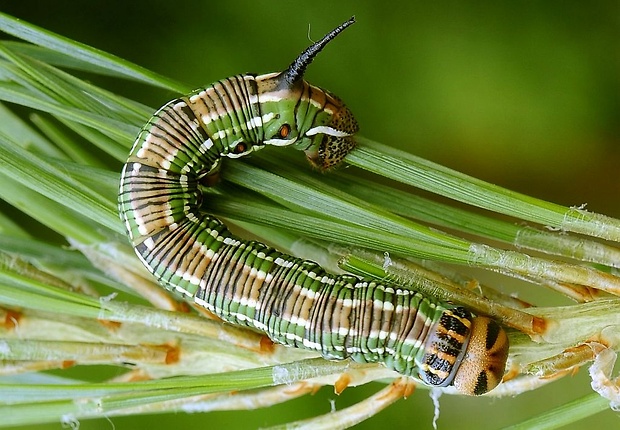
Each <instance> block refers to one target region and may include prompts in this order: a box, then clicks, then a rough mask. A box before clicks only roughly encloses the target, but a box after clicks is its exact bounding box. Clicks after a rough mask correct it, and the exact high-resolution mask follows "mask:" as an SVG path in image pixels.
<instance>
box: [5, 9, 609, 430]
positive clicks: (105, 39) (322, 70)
mask: <svg viewBox="0 0 620 430" xmlns="http://www.w3.org/2000/svg"><path fill="white" fill-rule="evenodd" d="M0 10H1V11H2V12H6V13H9V14H13V15H15V16H17V17H20V18H23V19H24V20H27V21H29V22H32V23H34V24H37V25H40V26H42V27H45V28H47V29H50V30H53V31H55V32H58V33H60V34H63V35H65V36H67V37H70V38H73V39H76V40H79V41H81V42H84V43H86V44H89V45H91V46H94V47H97V48H100V49H103V50H105V51H108V52H111V53H113V54H116V55H118V56H121V57H123V58H126V59H128V60H131V61H134V62H136V63H138V64H140V65H143V66H145V67H147V68H150V69H152V70H154V71H157V72H159V73H161V74H164V75H167V76H169V77H172V78H175V79H177V80H180V81H183V82H187V83H189V84H190V85H191V86H194V87H200V86H203V85H205V84H208V83H210V82H212V81H214V80H217V79H220V78H223V77H227V76H230V75H233V74H237V73H243V72H255V73H265V72H271V71H277V70H281V69H283V68H285V67H286V66H287V65H288V64H289V63H290V62H291V61H292V59H293V58H294V57H295V56H296V55H297V54H298V53H299V52H300V51H301V50H302V49H304V48H305V47H306V46H307V45H308V44H309V43H310V42H309V40H308V37H310V38H311V39H312V40H317V39H319V38H320V37H321V36H322V35H323V34H324V33H325V32H327V31H328V30H330V29H332V28H333V27H334V26H335V25H337V24H339V23H340V22H342V21H344V20H345V19H347V18H348V17H349V16H351V15H355V16H356V18H357V21H358V22H357V24H356V25H355V26H354V27H352V28H351V29H349V30H347V32H346V33H345V34H343V35H342V36H341V37H339V38H338V39H337V40H336V41H335V42H334V43H333V44H331V45H330V46H329V47H328V48H327V49H326V50H325V51H324V52H323V53H321V55H320V56H319V57H318V59H317V60H316V61H315V62H314V63H313V64H312V66H311V67H310V68H309V70H308V73H307V76H306V77H307V79H308V80H309V81H310V82H312V83H313V84H316V85H319V86H322V87H324V88H327V89H329V90H331V91H333V92H334V93H335V94H337V95H339V96H340V97H341V98H343V99H344V100H345V101H346V103H347V104H348V105H349V107H350V108H351V109H352V110H353V112H354V113H355V114H356V117H357V119H358V121H359V123H360V125H361V133H362V134H363V135H364V136H366V137H369V138H373V139H375V140H378V141H380V142H383V143H386V144H389V145H392V146H396V147H400V148H403V149H405V150H407V151H409V152H412V153H414V154H417V155H420V156H422V157H424V158H428V159H431V160H433V161H435V162H438V163H440V164H443V165H446V166H449V167H452V168H454V169H457V170H460V171H462V172H465V173H468V174H471V175H473V176H476V177H478V178H481V179H484V180H487V181H489V182H493V183H497V184H500V185H502V186H505V187H507V188H510V189H513V190H516V191H520V192H524V193H526V194H530V195H533V196H536V197H540V198H543V199H546V200H550V201H554V202H557V203H560V204H564V205H580V204H582V203H587V204H588V209H590V210H592V211H595V212H602V213H605V214H608V215H611V216H615V217H620V200H619V199H618V198H617V196H618V195H619V194H620V183H619V181H618V180H617V170H618V169H617V166H618V163H619V161H620V147H619V145H618V144H619V143H620V138H619V136H620V44H619V42H620V2H618V1H597V2H588V3H585V2H577V1H569V2H566V1H564V2H561V1H556V2H553V1H550V2H513V1H505V0H504V1H488V0H487V1H478V2H475V3H473V2H472V4H468V2H456V1H454V2H436V3H435V2H432V3H431V2H417V1H416V2H404V1H403V2H370V1H367V2H359V1H340V2H335V1H333V0H331V1H328V0H314V1H312V2H293V1H280V2H274V1H265V0H259V1H251V0H245V1H244V0H232V1H226V2H224V1H221V2H210V1H197V0H194V1H175V2H157V1H150V2H149V1H144V0H134V1H120V0H109V1H105V2H103V1H100V2H96V1H95V2H93V1H83V0H79V1H69V0H65V1H54V2H50V1H5V2H3V3H2V5H0ZM89 78H90V79H92V80H95V81H97V82H102V83H104V84H105V85H106V86H108V88H112V89H114V90H115V91H117V92H120V93H122V94H126V95H129V96H131V97H134V98H136V99H138V100H140V101H142V102H144V103H147V104H149V105H152V106H153V107H157V106H160V105H161V104H163V103H164V102H166V101H167V100H168V99H170V98H173V97H174V96H176V94H171V93H165V92H162V91H160V90H155V89H152V88H148V87H145V86H141V85H136V84H133V83H128V82H119V81H113V80H108V79H99V78H98V77H89ZM492 279H493V281H494V282H496V283H497V284H498V285H499V286H504V287H505V288H507V289H510V288H512V286H511V283H510V282H509V281H507V280H506V279H503V278H499V277H494V278H492ZM532 288H533V287H532ZM380 388H381V387H380V386H379V385H371V386H369V387H363V388H358V389H348V390H346V391H345V392H344V393H343V394H342V395H341V396H339V397H337V398H336V396H335V395H334V394H333V392H332V391H331V390H330V389H329V388H325V389H323V390H321V392H319V393H318V394H316V395H314V396H307V397H304V398H302V399H300V400H296V401H294V402H290V403H287V404H285V405H281V406H279V407H276V408H271V409H268V410H263V411H255V412H242V413H241V412H228V413H225V412H224V413H211V414H197V415H183V414H178V415H158V416H150V417H124V418H116V417H115V418H111V419H110V421H111V422H109V421H106V420H92V421H84V422H82V423H81V426H80V428H81V429H82V430H90V429H110V428H115V429H116V430H123V429H138V428H150V429H152V430H157V429H163V428H175V427H180V426H185V427H189V428H194V427H195V428H208V429H219V428H227V429H231V430H232V429H236V428H240V429H243V428H257V427H260V426H267V425H274V424H277V423H284V422H287V421H291V420H294V419H299V418H303V417H310V416H314V415H317V414H321V413H327V412H329V410H330V408H331V406H330V400H332V399H335V406H336V408H338V409H341V408H343V407H345V406H346V405H348V404H351V403H353V402H355V401H359V400H361V399H362V398H364V397H365V396H367V395H368V393H369V392H372V391H377V390H379V389H380ZM589 392H590V390H589V380H588V378H587V376H586V374H585V371H584V370H582V371H581V372H580V374H579V375H577V376H574V377H567V378H564V380H562V381H559V382H556V383H554V384H551V386H549V387H546V388H543V389H540V390H537V391H536V392H533V393H527V394H524V395H521V396H519V397H518V398H514V399H501V400H494V399H467V398H454V397H449V396H444V397H443V398H442V399H441V416H440V419H439V428H444V429H445V428H474V427H475V428H482V429H487V428H489V429H490V428H499V427H501V426H504V425H508V424H511V423H516V422H519V421H520V420H523V419H524V418H527V417H529V416H532V415H535V414H537V413H540V412H542V411H544V410H546V409H548V408H551V407H553V406H557V405H560V404H562V403H564V402H566V401H569V400H572V399H575V398H578V397H580V396H582V395H584V394H587V393H589ZM432 415H433V407H432V403H431V400H430V399H429V397H428V394H427V391H425V390H418V391H417V392H416V393H415V394H414V395H413V396H412V397H411V398H409V399H407V400H406V401H400V402H398V403H397V404H396V405H394V406H392V407H391V408H389V409H388V410H387V411H385V412H383V413H381V414H380V415H379V416H376V417H374V418H372V419H370V420H369V421H367V422H366V423H364V424H363V425H360V426H359V428H368V429H371V428H377V427H379V426H381V427H382V428H397V429H398V428H421V429H426V428H432V426H431V420H432ZM586 423H587V425H588V426H593V425H600V426H605V425H607V426H617V425H618V424H619V423H620V419H619V417H618V416H617V415H616V414H615V413H613V412H611V411H606V412H604V413H602V414H599V415H597V416H596V417H594V418H591V419H588V420H586V421H583V422H582V423H577V424H574V425H573V426H571V428H574V429H579V428H585V426H586ZM33 428H36V429H44V428H45V429H48V428H49V429H52V428H54V429H56V428H60V425H50V426H38V427H33Z"/></svg>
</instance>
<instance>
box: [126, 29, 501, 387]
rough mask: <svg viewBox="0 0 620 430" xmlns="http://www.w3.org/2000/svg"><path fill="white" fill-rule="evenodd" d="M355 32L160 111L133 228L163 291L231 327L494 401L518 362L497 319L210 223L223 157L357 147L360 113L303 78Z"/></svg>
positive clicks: (134, 203) (140, 163) (148, 134)
mask: <svg viewBox="0 0 620 430" xmlns="http://www.w3.org/2000/svg"><path fill="white" fill-rule="evenodd" d="M353 22H354V19H353V18H351V19H350V20H348V21H346V22H345V23H343V24H341V25H340V26H338V27H337V28H335V29H334V30H332V31H331V32H330V33H328V34H327V35H326V36H325V37H323V38H322V39H321V40H320V41H318V42H316V43H314V44H313V45H311V46H310V47H308V48H307V49H306V50H305V51H304V52H302V53H301V55H299V57H297V59H296V60H295V61H293V63H291V65H290V66H289V67H288V68H287V69H286V70H285V71H283V72H280V73H270V74H265V75H258V76H257V75H253V74H245V75H237V76H233V77H230V78H227V79H223V80H221V81H218V82H216V83H214V84H212V85H210V86H208V87H206V88H204V89H201V90H198V91H195V92H193V93H192V94H189V95H187V96H185V97H180V98H178V99H175V100H172V101H171V102H169V103H167V104H166V105H164V106H163V107H162V108H160V109H159V110H158V111H157V112H156V113H155V114H154V115H153V117H152V118H151V119H150V120H149V121H148V123H147V124H146V125H145V126H144V127H143V129H142V131H141V132H140V134H139V135H138V137H137V139H136V141H135V143H134V145H133V148H132V150H131V153H130V155H129V158H128V160H127V163H126V164H125V166H124V167H123V171H122V177H121V183H120V195H119V208H120V214H121V218H122V220H123V222H124V223H125V226H126V228H127V232H128V234H129V237H130V239H131V242H132V244H133V246H134V248H135V251H136V253H137V255H138V257H139V258H140V260H141V261H142V262H143V263H144V265H145V266H146V267H147V269H148V270H149V271H150V272H151V273H152V274H153V275H154V276H155V278H156V279H157V280H158V281H159V283H160V284H161V285H162V286H163V287H165V288H166V289H168V290H171V291H176V292H179V293H181V294H182V295H183V296H185V297H186V298H187V299H188V300H190V301H191V300H193V301H194V302H195V303H197V304H198V305H200V306H203V307H205V308H206V309H208V310H209V311H211V312H213V313H215V314H216V315H218V316H219V317H221V318H222V319H224V320H226V321H229V322H231V323H234V324H239V325H242V326H247V327H251V328H253V329H255V330H259V331H261V332H264V333H266V334H267V335H268V336H269V337H270V338H271V339H272V340H273V341H275V342H278V343H281V344H285V345H289V346H294V347H299V348H305V349H310V350H316V351H319V352H320V353H321V354H322V355H323V357H325V358H327V359H345V358H348V357H350V358H351V359H353V360H355V361H358V362H381V363H383V364H384V365H385V366H387V367H388V368H390V369H394V370H396V371H397V372H400V373H402V374H404V375H407V376H412V377H415V378H418V379H420V380H421V381H423V382H424V383H426V384H428V385H430V386H438V387H444V386H448V385H454V386H455V387H456V389H457V390H458V391H459V392H461V393H464V394H470V395H478V394H483V393H486V392H487V391H489V390H491V389H493V388H494V387H495V386H496V385H497V384H498V383H499V382H500V380H501V378H502V375H503V373H504V367H505V363H506V358H507V352H508V340H507V337H506V333H505V332H504V330H503V329H502V328H501V327H500V326H499V325H498V324H497V323H496V322H494V321H493V320H491V319H489V318H486V317H475V316H473V315H472V314H471V313H470V312H469V311H468V310H466V309H465V308H463V307H459V306H453V305H449V304H446V303H441V302H437V301H435V300H432V299H430V298H428V297H424V296H423V295H421V294H420V293H418V292H415V291H410V290H407V289H404V288H399V287H398V286H394V285H383V284H380V283H377V282H374V281H368V280H362V279H358V278H356V277H354V276H351V275H340V276H336V275H333V274H330V273H327V272H326V271H325V270H323V269H322V268H321V267H320V266H319V265H318V264H316V263H314V262H311V261H305V260H301V259H298V258H295V257H293V256H290V255H286V254H283V253H280V252H278V251H277V250H275V249H273V248H271V247H269V246H266V245H264V244H262V243H259V242H256V241H247V240H243V239H240V238H237V237H235V236H233V235H232V234H231V233H230V232H229V231H228V229H227V228H226V227H225V226H224V225H223V224H222V223H221V222H220V221H219V220H217V219H216V218H214V217H213V216H211V215H209V214H205V213H202V212H201V211H200V202H201V201H202V195H201V191H200V189H199V183H200V182H201V179H203V178H204V177H205V176H207V175H209V174H213V173H214V172H216V171H217V169H218V168H219V166H220V163H221V162H222V160H223V159H224V158H239V157H243V156H245V155H247V154H250V153H251V152H253V151H257V150H259V149H261V148H264V147H265V146H267V145H274V146H293V147H295V148H298V149H302V150H304V151H305V153H306V156H307V158H308V160H309V161H310V162H311V163H312V164H313V165H314V166H316V167H318V168H319V169H328V168H330V167H332V166H335V165H337V164H338V163H339V162H340V161H342V159H343V158H344V157H345V156H346V155H347V153H349V152H350V151H351V150H353V149H354V147H355V139H354V134H355V133H356V132H357V130H358V125H357V123H356V121H355V119H354V118H353V115H352V114H351V112H350V111H349V109H348V108H347V107H346V106H345V105H344V104H343V102H342V101H341V100H340V99H339V98H338V97H336V96H334V95H333V94H331V93H329V92H327V91H325V90H323V89H321V88H318V87H315V86H312V85H310V84H309V83H307V82H306V81H304V80H303V75H304V72H305V70H306V68H307V66H308V65H309V64H310V63H311V62H312V60H313V59H314V57H315V56H316V55H317V54H318V53H319V52H320V51H321V50H322V49H323V48H324V47H325V45H327V44H328V43H329V42H330V41H331V40H333V39H334V38H335V37H336V36H337V35H338V34H340V33H341V32H342V31H343V30H344V29H345V28H347V27H348V26H350V25H351V24H353Z"/></svg>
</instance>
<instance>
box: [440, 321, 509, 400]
mask: <svg viewBox="0 0 620 430" xmlns="http://www.w3.org/2000/svg"><path fill="white" fill-rule="evenodd" d="M507 359H508V336H507V335H506V332H505V331H504V329H502V328H501V327H500V326H499V324H497V323H496V322H495V321H493V320H492V319H490V318H486V317H475V318H474V319H473V320H472V325H471V335H470V338H469V344H468V345H467V350H466V351H465V355H464V357H463V361H462V362H461V365H460V366H459V369H458V370H457V372H456V374H455V375H454V380H453V382H452V385H454V388H456V389H457V391H458V392H460V393H462V394H468V395H474V396H479V395H481V394H484V393H486V392H489V391H491V390H492V389H493V388H495V387H496V386H497V385H498V384H499V383H500V382H501V381H502V377H503V376H504V369H505V367H506V360H507Z"/></svg>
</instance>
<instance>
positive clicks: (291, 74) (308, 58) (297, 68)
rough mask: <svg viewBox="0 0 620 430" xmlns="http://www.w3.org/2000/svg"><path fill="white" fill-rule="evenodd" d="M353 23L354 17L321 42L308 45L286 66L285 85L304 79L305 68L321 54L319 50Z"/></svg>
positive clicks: (328, 34) (324, 37)
mask: <svg viewBox="0 0 620 430" xmlns="http://www.w3.org/2000/svg"><path fill="white" fill-rule="evenodd" d="M354 22H355V17H354V16H352V17H351V18H349V19H348V20H347V21H345V22H343V23H342V24H340V25H339V26H338V27H336V28H334V29H333V30H332V31H330V32H329V33H327V34H326V35H325V36H323V38H322V39H321V40H319V41H318V42H316V43H315V44H313V45H310V46H309V47H308V48H306V50H305V51H304V52H302V53H301V54H299V56H298V57H297V58H296V59H295V61H293V62H292V63H291V65H290V66H288V69H286V70H285V71H284V76H283V77H284V80H285V82H286V83H287V84H289V85H293V84H295V83H296V82H298V81H300V80H301V79H302V78H303V77H304V73H305V72H306V68H307V67H308V65H309V64H310V63H312V60H314V57H315V56H316V54H318V53H319V52H321V50H322V49H323V48H324V47H325V45H327V44H328V43H329V42H330V41H331V40H333V39H334V38H335V37H336V36H338V35H339V34H340V33H341V32H342V31H343V30H344V29H345V28H347V27H348V26H350V25H351V24H353V23H354Z"/></svg>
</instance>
